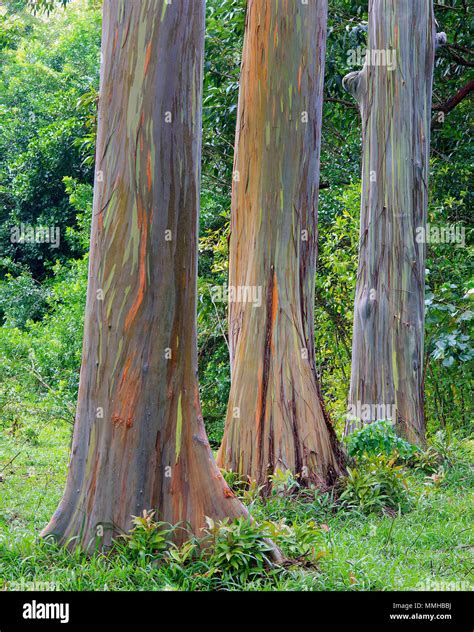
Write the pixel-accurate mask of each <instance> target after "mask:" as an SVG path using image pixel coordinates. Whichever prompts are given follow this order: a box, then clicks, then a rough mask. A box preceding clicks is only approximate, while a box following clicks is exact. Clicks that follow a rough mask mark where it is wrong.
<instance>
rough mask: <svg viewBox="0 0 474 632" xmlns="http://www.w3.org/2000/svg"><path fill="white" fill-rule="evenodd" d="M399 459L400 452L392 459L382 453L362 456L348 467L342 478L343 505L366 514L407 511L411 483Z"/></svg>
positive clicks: (341, 502) (341, 497)
mask: <svg viewBox="0 0 474 632" xmlns="http://www.w3.org/2000/svg"><path fill="white" fill-rule="evenodd" d="M396 459H397V456H396V455H395V456H394V457H392V458H390V457H387V456H386V455H384V454H380V455H378V456H376V457H365V458H362V459H361V460H360V461H359V462H358V465H357V466H356V467H353V468H347V472H348V474H347V477H345V478H341V479H340V486H341V489H342V493H341V495H340V498H339V501H340V504H341V506H343V507H346V508H348V509H357V510H359V511H361V512H362V513H365V514H370V513H376V514H380V513H382V512H383V511H384V510H386V509H389V510H396V511H405V510H407V509H408V508H409V507H410V497H409V494H408V488H407V483H406V480H405V476H404V472H403V469H402V467H401V466H400V465H395V463H396Z"/></svg>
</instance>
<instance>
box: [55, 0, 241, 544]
mask: <svg viewBox="0 0 474 632" xmlns="http://www.w3.org/2000/svg"><path fill="white" fill-rule="evenodd" d="M204 6H205V2H204V0H192V2H191V1H189V2H188V1H179V2H171V3H169V4H168V3H166V2H165V1H164V0H162V1H157V0H139V1H138V0H132V1H131V0H105V2H104V15H103V41H102V56H103V65H102V73H101V92H100V105H99V131H98V145H97V164H96V169H97V172H96V182H95V192H94V211H93V225H92V244H91V256H90V270H89V288H88V295H87V308H86V322H85V335H84V347H83V361H82V369H81V377H80V387H79V400H78V408H77V418H76V425H75V431H74V438H73V445H72V453H71V461H70V465H69V472H68V479H67V485H66V490H65V493H64V497H63V499H62V501H61V503H60V505H59V508H58V509H57V511H56V513H55V514H54V516H53V518H52V520H51V522H50V524H49V525H48V526H47V527H46V528H45V529H44V531H43V535H48V534H55V535H56V536H57V537H58V538H59V539H60V541H62V542H67V541H68V540H69V538H71V537H73V536H75V537H76V538H77V541H78V542H79V543H80V544H81V545H82V546H83V547H84V548H86V549H91V548H94V546H96V545H98V544H99V545H101V546H108V545H110V543H111V538H112V537H113V536H114V535H115V534H116V533H118V532H121V531H127V530H128V529H129V528H130V526H131V515H132V514H133V515H137V514H140V513H141V512H142V511H143V510H144V509H155V510H156V511H157V517H159V519H161V520H164V521H169V522H171V523H176V522H178V521H182V522H183V523H189V525H190V527H191V529H192V530H193V531H194V532H195V533H198V532H199V529H200V528H201V527H202V526H203V525H204V522H205V516H210V517H212V518H214V519H222V518H224V517H226V516H229V517H231V518H233V517H236V516H239V515H242V514H245V513H246V511H245V508H244V507H243V505H241V503H240V502H239V501H238V500H237V498H236V497H234V495H233V494H232V492H231V491H230V490H229V488H228V486H227V485H226V484H225V482H224V481H223V479H222V476H221V474H220V472H219V469H218V468H217V466H216V464H215V462H214V460H213V458H212V453H211V450H210V448H209V444H208V441H207V438H206V433H205V430H204V425H203V420H202V416H201V409H200V404H199V393H198V383H197V348H196V292H197V288H196V274H197V265H196V264H197V230H198V210H199V181H200V155H201V94H202V65H203V48H204ZM102 533H103V536H101V534H102ZM178 539H179V537H178Z"/></svg>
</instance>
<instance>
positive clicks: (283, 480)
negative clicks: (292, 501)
mask: <svg viewBox="0 0 474 632" xmlns="http://www.w3.org/2000/svg"><path fill="white" fill-rule="evenodd" d="M268 478H269V481H270V484H271V490H272V494H276V495H278V496H288V495H290V494H292V493H294V492H295V491H297V490H298V489H299V488H300V485H299V483H298V480H297V478H298V475H296V476H295V475H294V474H293V473H292V472H291V470H281V469H280V468H278V469H277V470H275V472H274V473H273V474H271V475H270V476H269V477H268Z"/></svg>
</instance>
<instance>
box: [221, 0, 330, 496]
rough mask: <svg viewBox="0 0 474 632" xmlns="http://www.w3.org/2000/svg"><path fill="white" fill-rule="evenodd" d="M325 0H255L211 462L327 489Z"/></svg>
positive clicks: (250, 12) (246, 54)
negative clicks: (317, 349)
mask: <svg viewBox="0 0 474 632" xmlns="http://www.w3.org/2000/svg"><path fill="white" fill-rule="evenodd" d="M326 21H327V2H326V0H318V1H315V0H309V2H308V3H307V4H305V3H302V2H300V0H284V1H282V2H266V1H264V0H250V1H249V3H248V9H247V23H246V32H245V40H244V50H243V59H242V71H241V79H240V95H239V110H238V122H237V134H236V145H235V151H236V153H235V162H234V186H233V191H232V211H231V213H232V217H231V237H230V261H229V337H230V356H231V389H230V398H229V404H228V412H227V421H226V427H225V432H224V438H223V442H222V446H221V448H220V451H219V454H218V463H219V464H220V465H222V466H224V467H226V468H229V469H232V470H234V471H237V472H240V473H241V474H243V475H246V476H249V477H251V478H252V479H254V480H257V481H258V482H259V483H264V482H266V481H267V480H268V475H269V474H270V475H271V474H272V473H273V472H274V471H276V470H277V469H281V470H287V469H289V470H291V471H292V472H293V473H295V474H299V475H300V476H301V477H302V479H305V480H312V481H315V482H316V483H318V484H320V485H323V486H325V485H326V484H327V483H330V482H332V481H333V480H334V478H335V476H337V475H338V474H339V473H340V459H341V455H340V453H339V449H338V446H337V441H336V437H335V434H334V431H333V429H332V426H331V424H330V422H329V419H328V417H327V415H326V414H325V411H324V408H323V404H322V401H321V397H320V393H319V387H318V382H317V378H316V370H315V357H314V322H313V321H314V277H315V263H316V248H317V204H318V185H319V156H320V139H321V110H322V91H323V80H324V56H325V50H326Z"/></svg>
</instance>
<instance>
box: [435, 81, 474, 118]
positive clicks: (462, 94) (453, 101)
mask: <svg viewBox="0 0 474 632" xmlns="http://www.w3.org/2000/svg"><path fill="white" fill-rule="evenodd" d="M473 90H474V79H471V81H469V82H468V83H466V85H465V86H463V87H462V88H461V89H460V90H458V92H456V94H455V95H454V96H452V97H451V98H450V99H448V100H447V101H445V102H444V103H434V104H433V110H436V111H437V112H444V113H445V114H447V113H448V112H451V110H454V108H455V107H456V106H457V105H458V104H459V103H461V101H462V100H463V99H465V98H466V97H467V96H468V95H469V94H470V93H471V92H472V91H473Z"/></svg>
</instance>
